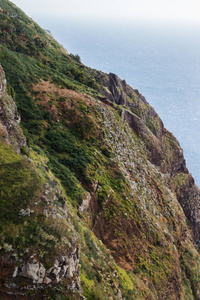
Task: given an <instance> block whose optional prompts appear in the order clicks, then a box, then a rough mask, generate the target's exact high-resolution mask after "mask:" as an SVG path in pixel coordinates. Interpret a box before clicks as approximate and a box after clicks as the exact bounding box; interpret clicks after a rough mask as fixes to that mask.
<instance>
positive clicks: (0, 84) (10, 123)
mask: <svg viewBox="0 0 200 300" xmlns="http://www.w3.org/2000/svg"><path fill="white" fill-rule="evenodd" d="M20 121H21V118H20V115H19V113H18V111H17V107H16V104H15V102H14V101H13V99H12V97H11V96H9V95H8V93H7V85H6V78H5V74H4V71H3V69H2V67H1V65H0V133H1V136H2V137H3V138H4V139H5V140H6V142H9V143H10V144H12V145H13V146H14V148H15V150H16V151H17V152H18V153H19V152H20V149H21V148H22V147H24V146H26V138H25V136H24V134H23V132H22V129H21V127H20V125H19V124H20Z"/></svg>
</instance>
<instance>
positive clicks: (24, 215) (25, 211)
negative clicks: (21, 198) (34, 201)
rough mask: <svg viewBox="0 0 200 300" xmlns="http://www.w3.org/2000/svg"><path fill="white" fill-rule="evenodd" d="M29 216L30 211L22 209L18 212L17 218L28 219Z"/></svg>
mask: <svg viewBox="0 0 200 300" xmlns="http://www.w3.org/2000/svg"><path fill="white" fill-rule="evenodd" d="M30 215H31V210H30V209H29V208H27V209H23V208H22V209H20V211H19V216H20V217H30Z"/></svg>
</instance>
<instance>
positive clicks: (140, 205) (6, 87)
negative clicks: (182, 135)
mask: <svg viewBox="0 0 200 300" xmlns="http://www.w3.org/2000/svg"><path fill="white" fill-rule="evenodd" d="M0 41H1V43H0V63H1V65H0V139H1V143H0V153H1V155H0V160H1V163H0V204H1V212H0V214H1V216H0V229H1V230H0V299H5V300H6V299H17V300H18V299H91V300H93V299H138V300H139V299H152V300H153V299H159V300H160V299H167V300H168V299H171V300H172V299H174V300H177V299H181V300H183V299H184V300H186V299H187V300H190V299H191V300H192V299H195V300H197V299H200V254H199V243H200V224H199V220H200V213H199V200H200V191H199V189H198V187H197V186H196V185H195V183H194V179H193V177H192V175H191V174H190V173H189V171H188V169H187V168H186V163H185V160H184V156H183V151H182V149H181V147H180V145H179V143H178V141H177V140H176V138H175V137H174V136H173V135H172V134H171V133H170V132H168V131H167V129H165V128H164V125H163V123H162V121H161V119H160V118H159V116H158V115H157V113H156V112H155V110H154V109H153V108H152V107H151V106H150V105H149V103H148V102H147V100H146V99H145V98H144V97H143V96H142V95H141V94H140V93H139V91H138V90H137V89H133V88H132V87H130V86H129V85H128V84H127V83H126V81H125V80H121V79H120V78H119V77H118V76H117V75H115V74H112V73H110V74H105V73H103V72H100V71H97V70H93V69H91V68H89V67H87V66H85V65H84V64H83V63H82V62H81V59H80V57H79V56H78V55H73V54H69V53H67V52H66V50H65V49H64V48H63V47H62V46H61V45H60V44H59V43H57V41H55V40H54V39H53V37H52V36H51V35H49V34H48V33H46V32H45V31H44V30H43V29H41V28H40V27H39V26H38V25H37V24H36V23H35V22H34V21H33V20H32V19H30V18H29V17H28V16H26V15H25V14H24V13H23V12H22V11H21V10H20V9H19V8H17V7H16V6H15V5H14V4H12V2H10V1H7V0H0Z"/></svg>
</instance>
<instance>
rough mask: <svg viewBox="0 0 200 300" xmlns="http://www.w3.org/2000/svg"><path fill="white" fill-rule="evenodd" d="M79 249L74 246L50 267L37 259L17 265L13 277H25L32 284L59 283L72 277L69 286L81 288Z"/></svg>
mask: <svg viewBox="0 0 200 300" xmlns="http://www.w3.org/2000/svg"><path fill="white" fill-rule="evenodd" d="M78 264H79V249H78V247H77V246H74V248H72V249H71V250H69V251H66V255H64V256H62V255H61V256H59V257H58V258H57V259H56V261H55V263H54V265H53V266H52V267H51V268H50V269H46V268H45V267H44V265H43V264H42V263H40V262H38V261H37V260H35V259H30V260H29V261H28V262H26V263H22V264H20V266H16V267H15V270H14V272H13V276H12V277H13V278H16V277H24V278H27V279H30V282H31V283H32V284H46V285H49V284H58V283H59V282H60V281H61V280H62V279H63V278H68V279H70V284H69V286H68V288H73V289H74V290H75V289H78V290H80V278H79V267H78ZM72 279H73V280H72Z"/></svg>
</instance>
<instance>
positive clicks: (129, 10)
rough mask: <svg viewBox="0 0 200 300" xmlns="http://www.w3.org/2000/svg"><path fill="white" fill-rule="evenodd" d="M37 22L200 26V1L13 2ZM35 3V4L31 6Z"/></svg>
mask: <svg viewBox="0 0 200 300" xmlns="http://www.w3.org/2000/svg"><path fill="white" fill-rule="evenodd" d="M12 2H13V3H15V4H16V5H17V6H18V7H20V8H21V9H22V10H23V11H25V12H26V13H27V14H28V15H29V16H30V17H32V18H33V19H34V20H36V21H39V20H40V19H41V18H42V17H43V18H44V17H45V18H55V19H56V18H61V19H62V18H80V19H88V18H91V19H97V20H98V19H99V20H119V21H129V20H133V19H134V20H149V21H155V22H160V21H162V22H163V21H164V22H165V21H166V22H176V23H185V24H187V23H188V24H200V1H199V0H167V1H166V0H34V1H27V0H13V1H12ZM30 2H31V4H30Z"/></svg>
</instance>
